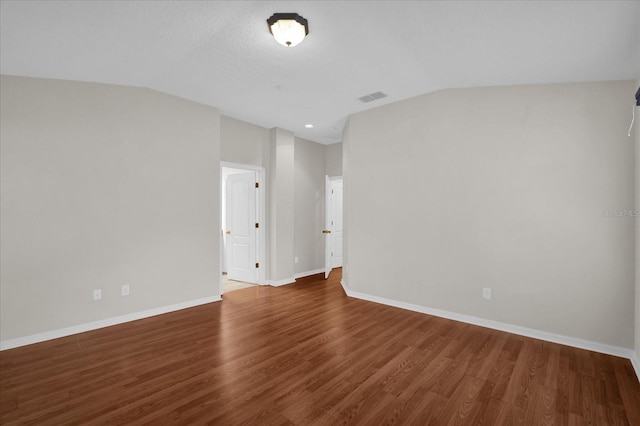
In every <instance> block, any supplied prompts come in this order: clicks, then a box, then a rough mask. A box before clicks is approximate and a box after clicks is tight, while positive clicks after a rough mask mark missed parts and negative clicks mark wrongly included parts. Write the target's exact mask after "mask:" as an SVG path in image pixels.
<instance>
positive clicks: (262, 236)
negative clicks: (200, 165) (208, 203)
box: [218, 161, 267, 295]
mask: <svg viewBox="0 0 640 426" xmlns="http://www.w3.org/2000/svg"><path fill="white" fill-rule="evenodd" d="M225 167H226V168H230V169H240V170H246V171H247V172H255V173H256V181H257V182H258V184H259V187H258V188H257V189H256V221H257V222H258V223H259V224H260V227H259V228H258V232H256V262H257V263H259V264H260V267H259V268H258V271H257V273H256V283H257V284H259V285H265V284H266V276H267V274H266V267H267V262H266V255H265V253H266V227H267V224H266V214H265V212H266V205H265V203H266V196H265V193H266V190H265V181H266V179H265V169H264V167H260V166H252V165H249V164H239V163H232V162H229V161H220V200H219V201H220V223H219V224H218V228H219V229H220V256H219V259H218V262H219V269H218V270H219V271H220V274H219V275H220V277H219V283H218V294H220V295H222V269H223V268H222V265H223V257H224V254H225V253H224V243H223V241H224V231H225V230H224V229H222V216H223V213H222V208H223V206H224V205H225V204H226V200H225V202H223V200H222V194H223V192H224V191H223V190H222V186H223V185H224V179H223V173H222V169H223V168H225Z"/></svg>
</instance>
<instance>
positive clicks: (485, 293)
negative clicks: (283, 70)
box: [482, 288, 491, 299]
mask: <svg viewBox="0 0 640 426" xmlns="http://www.w3.org/2000/svg"><path fill="white" fill-rule="evenodd" d="M482 297H483V298H485V299H491V289H490V288H483V289H482Z"/></svg>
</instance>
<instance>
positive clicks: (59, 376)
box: [0, 271, 640, 425]
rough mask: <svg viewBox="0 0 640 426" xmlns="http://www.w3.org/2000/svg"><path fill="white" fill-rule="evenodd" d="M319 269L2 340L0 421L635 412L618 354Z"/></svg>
mask: <svg viewBox="0 0 640 426" xmlns="http://www.w3.org/2000/svg"><path fill="white" fill-rule="evenodd" d="M339 278H340V274H339V271H338V273H336V272H335V271H334V273H333V274H332V277H331V278H330V280H329V281H324V280H323V279H321V277H320V276H314V277H310V278H306V279H302V280H299V281H298V282H297V283H296V284H293V285H289V286H284V287H279V288H271V287H255V288H249V289H243V290H237V291H234V292H230V293H227V294H225V295H224V300H223V301H222V302H218V303H211V304H208V305H203V306H199V307H195V308H191V309H186V310H183V311H179V312H174V313H170V314H165V315H161V316H157V317H153V318H148V319H144V320H140V321H135V322H131V323H127V324H123V325H118V326H114V327H109V328H104V329H100V330H96V331H92V332H88V333H83V334H78V335H75V336H70V337H66V338H62V339H57V340H54V341H49V342H44V343H40V344H36V345H31V346H26V347H22V348H17V349H12V350H7V351H3V352H0V424H3V425H13V424H34V425H75V424H82V425H85V424H87V425H93V424H96V425H98V424H109V425H114V424H127V425H138V424H149V425H162V424H183V425H187V424H220V425H235V424H256V425H272V424H273V425H290V424H320V425H323V424H324V425H335V424H363V425H383V424H397V425H405V424H416V425H448V424H459V425H463V424H474V425H502V424H524V425H532V424H544V425H546V424H549V425H550V424H558V425H575V424H594V425H607V424H620V425H640V385H639V384H638V380H637V378H636V376H635V374H634V371H633V368H632V366H631V364H630V362H629V361H628V360H625V359H622V358H616V357H612V356H608V355H603V354H598V353H594V352H589V351H584V350H580V349H574V348H569V347H566V346H561V345H557V344H552V343H547V342H543V341H539V340H533V339H529V338H525V337H521V336H516V335H511V334H508V333H503V332H499V331H494V330H489V329H486V328H481V327H476V326H472V325H468V324H464V323H458V322H454V321H449V320H445V319H441V318H437V317H432V316H428V315H423V314H419V313H415V312H410V311H404V310H401V309H396V308H391V307H387V306H383V305H378V304H375V303H370V302H365V301H361V300H357V299H350V298H347V297H346V296H345V295H344V292H343V291H342V289H341V287H340V285H339Z"/></svg>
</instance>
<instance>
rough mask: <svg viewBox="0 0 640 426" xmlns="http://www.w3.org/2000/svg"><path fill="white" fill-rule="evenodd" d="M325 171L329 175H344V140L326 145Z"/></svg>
mask: <svg viewBox="0 0 640 426" xmlns="http://www.w3.org/2000/svg"><path fill="white" fill-rule="evenodd" d="M324 151H325V160H324V163H325V173H326V174H327V175H328V176H342V142H340V143H334V144H331V145H325V147H324Z"/></svg>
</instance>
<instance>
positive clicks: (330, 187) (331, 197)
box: [322, 176, 343, 279]
mask: <svg viewBox="0 0 640 426" xmlns="http://www.w3.org/2000/svg"><path fill="white" fill-rule="evenodd" d="M325 183H326V186H325V188H326V190H325V195H326V201H325V206H326V215H325V229H324V230H323V231H322V232H323V233H324V234H325V237H324V278H325V279H326V278H328V277H329V274H330V273H331V269H333V268H338V267H341V266H342V232H343V230H342V178H341V177H337V178H329V177H328V176H326V178H325Z"/></svg>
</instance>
